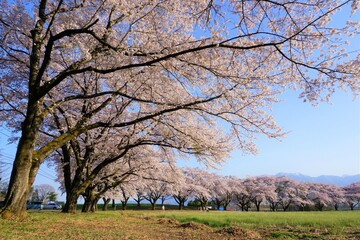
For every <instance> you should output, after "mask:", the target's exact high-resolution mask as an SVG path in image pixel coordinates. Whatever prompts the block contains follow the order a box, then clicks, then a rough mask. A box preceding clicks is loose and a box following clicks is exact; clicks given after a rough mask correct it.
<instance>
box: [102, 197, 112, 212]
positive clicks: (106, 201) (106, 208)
mask: <svg viewBox="0 0 360 240" xmlns="http://www.w3.org/2000/svg"><path fill="white" fill-rule="evenodd" d="M110 200H111V198H104V197H103V201H104V205H103V208H102V210H103V211H107V210H108V206H109V202H110Z"/></svg>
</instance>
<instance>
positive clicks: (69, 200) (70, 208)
mask: <svg viewBox="0 0 360 240" xmlns="http://www.w3.org/2000/svg"><path fill="white" fill-rule="evenodd" d="M79 196H80V194H73V193H71V192H70V194H68V193H66V203H65V206H64V207H63V209H62V212H64V213H76V209H77V200H78V198H79Z"/></svg>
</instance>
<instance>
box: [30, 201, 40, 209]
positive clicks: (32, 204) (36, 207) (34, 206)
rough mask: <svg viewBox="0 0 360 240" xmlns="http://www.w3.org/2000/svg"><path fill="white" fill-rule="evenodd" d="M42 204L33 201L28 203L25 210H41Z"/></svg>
mask: <svg viewBox="0 0 360 240" xmlns="http://www.w3.org/2000/svg"><path fill="white" fill-rule="evenodd" d="M42 205H43V204H42V202H40V201H33V202H28V203H27V204H26V209H42Z"/></svg>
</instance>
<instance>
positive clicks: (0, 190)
mask: <svg viewBox="0 0 360 240" xmlns="http://www.w3.org/2000/svg"><path fill="white" fill-rule="evenodd" d="M7 186H8V183H5V182H3V181H1V180H0V199H4V198H5V196H6V191H7Z"/></svg>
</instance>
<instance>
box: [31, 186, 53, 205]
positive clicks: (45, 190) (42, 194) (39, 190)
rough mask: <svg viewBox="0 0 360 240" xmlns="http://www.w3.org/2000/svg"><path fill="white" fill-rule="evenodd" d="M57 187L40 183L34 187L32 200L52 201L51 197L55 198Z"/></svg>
mask: <svg viewBox="0 0 360 240" xmlns="http://www.w3.org/2000/svg"><path fill="white" fill-rule="evenodd" d="M54 194H55V188H54V187H53V186H51V185H49V184H40V185H35V186H34V187H33V194H32V198H31V200H32V201H42V202H47V201H50V198H52V199H53V198H54ZM55 200H56V194H55Z"/></svg>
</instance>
